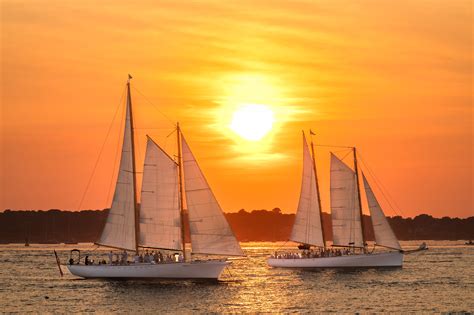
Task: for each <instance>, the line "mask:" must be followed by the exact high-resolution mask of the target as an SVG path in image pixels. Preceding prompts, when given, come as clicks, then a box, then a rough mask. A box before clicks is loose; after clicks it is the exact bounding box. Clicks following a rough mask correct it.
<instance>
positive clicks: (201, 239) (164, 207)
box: [67, 77, 244, 279]
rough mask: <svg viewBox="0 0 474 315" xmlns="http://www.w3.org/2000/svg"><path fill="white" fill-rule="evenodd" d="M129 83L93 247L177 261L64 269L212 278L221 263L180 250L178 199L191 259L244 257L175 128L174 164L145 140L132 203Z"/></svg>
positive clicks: (101, 274)
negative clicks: (114, 168)
mask: <svg viewBox="0 0 474 315" xmlns="http://www.w3.org/2000/svg"><path fill="white" fill-rule="evenodd" d="M130 79H131V77H129V80H128V81H127V102H126V118H125V128H124V138H123V145H122V153H121V160H120V169H119V174H118V177H117V183H116V187H115V194H114V197H113V202H112V206H111V208H110V211H109V214H108V217H107V220H106V223H105V226H104V229H103V231H102V234H101V236H100V238H99V240H98V241H97V243H96V244H97V245H100V246H105V247H110V248H116V249H122V250H125V251H133V252H136V253H138V251H139V249H140V248H153V249H163V250H172V251H181V252H182V255H183V260H182V261H172V262H171V261H168V262H161V263H155V262H153V263H122V264H100V265H94V264H92V265H90V264H89V265H86V264H80V263H78V264H74V263H72V264H68V265H67V268H68V269H69V271H70V272H71V273H72V274H73V275H76V276H79V277H83V278H126V279H134V278H173V279H218V277H219V275H220V274H221V273H222V271H223V269H224V268H225V267H226V266H228V265H229V264H230V262H229V261H227V260H226V259H213V260H193V259H192V257H191V258H188V257H187V254H186V246H185V232H184V231H185V230H184V218H185V216H184V215H183V213H184V212H183V211H184V209H183V204H184V195H185V196H186V205H187V210H188V218H189V229H190V236H191V244H192V254H204V255H218V256H222V257H227V256H244V253H243V251H242V249H241V247H240V245H239V242H238V241H237V239H236V238H235V236H234V233H233V232H232V230H231V228H230V226H229V224H228V222H227V220H226V218H225V216H224V214H223V212H222V209H221V207H220V206H219V204H218V202H217V199H216V198H215V196H214V194H213V192H212V190H211V188H210V187H209V185H208V183H207V181H206V179H205V177H204V174H203V173H202V171H201V169H200V167H199V165H198V163H197V161H196V158H195V157H194V155H193V153H192V152H191V149H190V147H189V145H188V143H187V142H186V140H185V138H184V137H183V135H182V132H181V129H180V127H179V124H177V128H176V132H177V143H178V156H177V160H176V161H175V160H174V159H173V158H172V157H170V156H169V155H168V154H167V153H166V152H165V151H164V150H163V149H162V148H161V147H160V146H158V144H156V143H155V142H154V141H153V140H152V139H151V138H150V137H148V139H147V146H146V153H145V162H144V169H143V182H142V189H141V204H140V207H139V205H138V203H137V185H136V173H137V172H136V167H135V153H134V152H135V144H134V126H133V116H132V114H133V112H132V99H131V95H130Z"/></svg>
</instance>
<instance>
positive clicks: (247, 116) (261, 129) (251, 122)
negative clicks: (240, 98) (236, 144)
mask: <svg viewBox="0 0 474 315" xmlns="http://www.w3.org/2000/svg"><path fill="white" fill-rule="evenodd" d="M273 122H274V115H273V111H272V110H271V109H270V108H269V107H268V106H266V105H260V104H245V105H242V106H240V107H239V108H238V109H237V110H236V111H235V112H234V114H233V116H232V122H231V124H230V129H232V130H233V131H234V132H235V133H236V134H238V135H239V136H240V137H242V138H244V139H246V140H249V141H258V140H260V139H262V138H263V137H264V136H265V135H266V134H268V133H269V132H270V131H271V130H272V127H273Z"/></svg>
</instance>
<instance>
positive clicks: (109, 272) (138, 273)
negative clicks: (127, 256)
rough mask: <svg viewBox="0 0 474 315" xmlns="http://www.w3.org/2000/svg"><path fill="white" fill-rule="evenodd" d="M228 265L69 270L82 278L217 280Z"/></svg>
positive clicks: (73, 267)
mask: <svg viewBox="0 0 474 315" xmlns="http://www.w3.org/2000/svg"><path fill="white" fill-rule="evenodd" d="M228 265H230V262H228V261H218V260H208V261H193V262H185V263H163V264H147V263H142V264H130V265H88V266H86V265H67V268H68V269H69V271H70V272H71V273H72V274H73V275H75V276H78V277H81V278H115V279H209V280H217V279H218V278H219V275H220V274H221V273H222V271H223V270H224V268H225V267H226V266H228Z"/></svg>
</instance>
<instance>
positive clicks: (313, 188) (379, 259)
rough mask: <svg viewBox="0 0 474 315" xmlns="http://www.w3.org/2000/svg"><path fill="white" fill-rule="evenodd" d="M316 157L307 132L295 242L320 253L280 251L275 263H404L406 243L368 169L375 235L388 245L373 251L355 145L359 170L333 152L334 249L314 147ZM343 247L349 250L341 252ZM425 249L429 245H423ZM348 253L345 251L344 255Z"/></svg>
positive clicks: (320, 265)
mask: <svg viewBox="0 0 474 315" xmlns="http://www.w3.org/2000/svg"><path fill="white" fill-rule="evenodd" d="M311 149H312V156H311V153H310V151H309V148H308V144H307V141H306V137H305V135H304V132H303V176H302V184H301V193H300V199H299V204H298V209H297V212H296V217H295V222H294V224H293V229H292V232H291V236H290V240H291V241H294V242H297V243H300V244H302V245H300V246H299V248H300V249H309V248H310V246H314V247H317V248H319V251H318V252H317V253H318V254H313V253H312V252H310V253H306V254H305V255H301V254H293V255H285V254H283V255H278V254H275V255H273V256H272V257H270V258H268V264H269V265H270V266H272V267H288V268H292V267H293V268H337V267H348V268H351V267H352V268H368V267H401V266H402V264H403V254H404V251H403V249H402V248H401V246H400V243H399V242H398V240H397V238H396V236H395V234H394V233H393V231H392V229H391V227H390V224H389V223H388V221H387V218H386V217H385V214H384V212H383V210H382V208H381V207H380V204H379V202H378V201H377V199H376V197H375V195H374V192H373V191H372V189H371V187H370V185H369V182H368V181H367V179H366V177H365V175H364V174H363V173H362V179H363V183H364V188H365V193H366V197H367V202H368V207H369V211H370V217H371V220H372V226H373V230H374V235H375V245H376V246H378V247H382V248H385V249H387V250H386V251H380V252H369V251H368V250H367V243H366V240H365V237H364V235H365V233H364V230H365V228H366V227H365V225H364V222H363V219H362V218H363V215H362V203H361V189H360V187H359V170H358V165H357V153H356V148H352V152H353V158H354V170H353V169H352V168H350V167H349V166H348V165H347V164H345V163H344V162H343V161H342V160H341V159H339V158H338V157H337V156H336V155H335V154H333V153H331V166H330V170H331V172H330V199H331V217H332V230H333V244H332V247H334V248H337V249H338V250H328V246H327V243H326V240H325V238H324V226H323V223H322V208H321V199H320V193H319V185H318V179H317V171H316V163H315V156H314V145H313V142H312V141H311ZM340 248H343V249H344V250H340ZM420 249H424V247H423V248H422V247H420ZM342 253H344V254H342Z"/></svg>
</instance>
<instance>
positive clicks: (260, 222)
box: [0, 208, 474, 243]
mask: <svg viewBox="0 0 474 315" xmlns="http://www.w3.org/2000/svg"><path fill="white" fill-rule="evenodd" d="M107 213H108V209H104V210H83V211H61V210H54V209H53V210H48V211H41V210H38V211H21V210H16V211H13V210H5V211H4V212H1V213H0V243H22V242H25V241H26V240H28V241H29V242H30V243H63V242H71V243H74V242H94V241H96V240H97V239H98V237H99V235H100V232H101V231H102V228H103V226H104V223H105V219H106V217H107ZM225 216H226V217H227V220H228V221H229V223H230V225H231V227H232V229H233V231H234V233H235V234H236V236H237V238H238V240H239V241H244V242H245V241H286V240H288V238H289V236H290V233H291V227H292V225H293V221H294V219H295V215H294V214H284V213H282V212H281V210H280V209H279V208H275V209H273V210H271V211H267V210H253V211H251V212H248V211H245V210H244V209H242V210H240V211H239V212H236V213H226V214H225ZM388 221H389V223H390V225H391V226H392V228H393V230H394V232H395V234H396V236H397V238H398V239H400V240H466V239H474V217H469V218H465V219H460V218H449V217H443V218H434V217H432V216H431V215H427V214H421V215H418V216H416V217H414V218H402V217H400V216H395V217H388ZM364 223H365V224H366V225H365V226H366V227H367V228H366V231H365V232H366V239H367V240H373V238H374V237H373V229H372V223H371V220H370V217H368V216H365V215H364ZM323 224H324V228H325V237H326V239H327V240H331V239H332V226H331V215H330V214H328V213H323ZM186 230H189V228H188V226H187V225H186ZM187 234H189V233H187ZM187 238H188V240H189V235H188V236H187Z"/></svg>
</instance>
